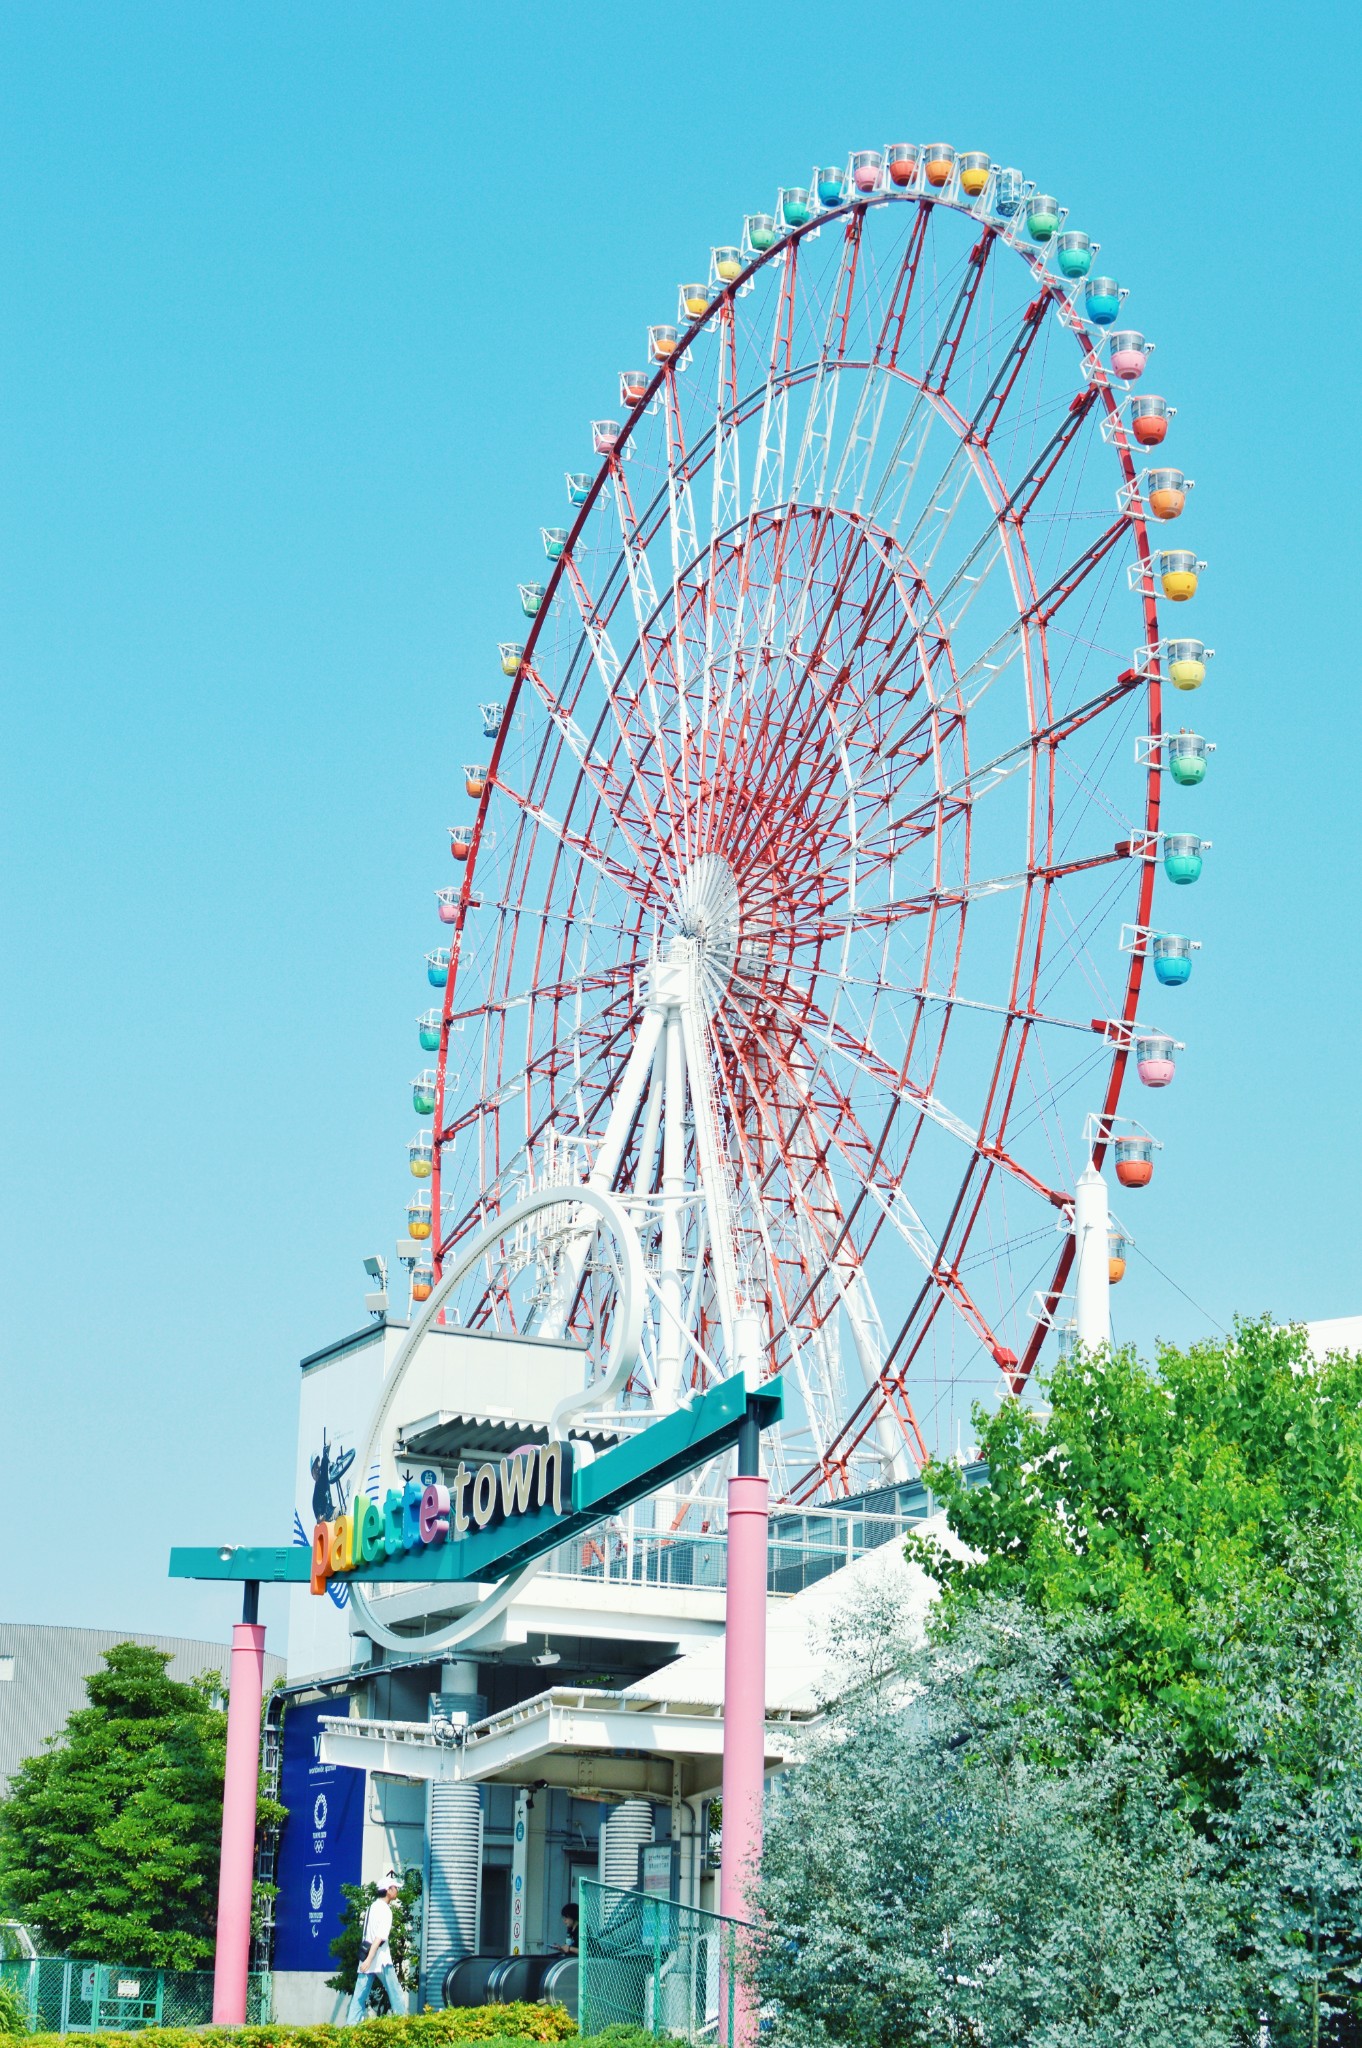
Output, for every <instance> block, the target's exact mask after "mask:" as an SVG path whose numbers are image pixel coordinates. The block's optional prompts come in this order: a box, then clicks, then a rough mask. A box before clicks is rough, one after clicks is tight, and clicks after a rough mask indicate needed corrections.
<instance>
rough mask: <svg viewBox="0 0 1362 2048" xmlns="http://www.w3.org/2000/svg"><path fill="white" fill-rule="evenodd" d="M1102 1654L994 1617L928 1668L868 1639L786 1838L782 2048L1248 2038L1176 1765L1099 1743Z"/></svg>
mask: <svg viewBox="0 0 1362 2048" xmlns="http://www.w3.org/2000/svg"><path fill="white" fill-rule="evenodd" d="M886 1645H889V1647H890V1650H891V1653H892V1654H891V1657H890V1660H889V1663H888V1667H887V1668H886V1657H885V1649H886ZM1085 1649H1086V1643H1085V1639H1084V1631H1083V1627H1082V1625H1079V1624H1069V1626H1068V1627H1067V1629H1066V1628H1057V1627H1055V1626H1053V1625H1048V1624H1046V1623H1045V1622H1044V1621H1042V1620H1040V1619H1039V1618H1037V1617H1036V1616H1035V1615H1034V1614H1032V1613H1030V1612H1028V1610H1027V1609H1025V1608H1024V1607H1022V1606H1021V1605H1019V1604H1018V1603H1006V1602H1000V1601H992V1600H989V1601H984V1602H982V1603H980V1604H978V1605H977V1606H976V1607H975V1608H974V1609H973V1610H971V1611H969V1612H967V1613H965V1614H964V1615H963V1616H962V1617H961V1618H960V1619H959V1620H958V1621H957V1624H956V1627H955V1629H954V1631H953V1633H952V1636H951V1638H950V1640H949V1642H947V1643H943V1642H936V1643H934V1644H932V1645H930V1646H929V1647H928V1648H926V1649H922V1650H919V1651H916V1652H914V1651H912V1650H910V1649H908V1648H906V1647H905V1646H904V1645H903V1643H902V1640H901V1638H900V1639H899V1640H898V1641H895V1639H894V1635H893V1628H892V1624H890V1625H889V1626H888V1627H886V1626H883V1625H881V1626H880V1627H878V1628H870V1629H867V1631H866V1635H865V1639H864V1642H863V1644H862V1645H860V1646H859V1647H857V1648H856V1649H855V1652H854V1654H853V1655H852V1656H850V1657H849V1658H848V1668H849V1670H851V1671H854V1672H856V1673H857V1674H858V1677H857V1680H856V1682H855V1683H854V1684H853V1685H852V1687H851V1688H850V1689H849V1690H848V1691H847V1692H846V1693H844V1695H843V1697H842V1699H841V1701H840V1702H839V1704H838V1706H837V1707H836V1708H835V1709H834V1711H833V1712H832V1714H831V1715H830V1717H829V1720H828V1723H827V1724H826V1726H825V1728H824V1730H823V1732H822V1733H821V1734H820V1735H818V1736H816V1737H815V1738H814V1741H813V1744H812V1747H811V1751H810V1754H809V1755H808V1757H807V1758H806V1760H805V1762H804V1763H803V1765H802V1766H801V1768H800V1769H799V1770H797V1771H795V1772H793V1773H792V1774H791V1776H790V1777H789V1779H788V1780H787V1781H786V1789H785V1791H784V1794H783V1796H782V1797H781V1799H780V1800H779V1801H778V1802H776V1803H775V1805H774V1808H773V1812H772V1815H771V1819H770V1822H769V1824H768V1829H767V1840H766V1849H765V1854H764V1857H763V1863H762V1882H761V1887H760V1892H759V1899H758V1904H759V1908H760V1919H761V1925H762V1928H763V1935H762V1938H761V1943H760V1951H761V1953H760V1963H759V1966H758V1975H759V1982H760V1989H761V1991H762V1993H763V1994H764V1996H765V1997H766V1998H768V1999H770V2000H771V2001H772V2002H773V2008H774V2012H775V2014H776V2021H775V2033H776V2039H777V2043H778V2044H784V2043H785V2042H789V2043H790V2044H792V2048H794V2044H797V2048H822V2044H825V2043H827V2044H837V2048H925V2044H942V2048H945V2044H948V2043H959V2042H962V2041H963V2042H989V2043H992V2044H995V2048H1010V2044H1014V2043H1015V2044H1021V2043H1027V2044H1034V2043H1044V2044H1046V2048H1070V2044H1072V2048H1079V2044H1082V2048H1183V2044H1184V2043H1185V2042H1186V2041H1188V2040H1193V2039H1194V2040H1196V2041H1197V2042H1199V2043H1202V2044H1204V2048H1229V2044H1231V2043H1233V2042H1237V2041H1240V2040H1242V2039H1243V2034H1242V2030H1241V2028H1240V2026H1239V2025H1238V2022H1239V2019H1240V2016H1241V2015H1240V2011H1239V2007H1240V1996H1239V1994H1240V1984H1239V1980H1238V1977H1237V1974H1236V1971H1235V1969H1234V1966H1233V1963H1232V1960H1231V1950H1232V1943H1230V1942H1229V1941H1228V1940H1226V1938H1225V1932H1226V1911H1225V1902H1224V1900H1223V1898H1222V1897H1221V1896H1220V1894H1219V1891H1218V1889H1217V1887H1216V1885H1215V1884H1214V1882H1213V1868H1212V1866H1213V1853H1212V1851H1211V1848H1210V1846H1209V1845H1208V1844H1207V1843H1206V1842H1205V1841H1204V1840H1203V1839H1201V1838H1200V1837H1199V1836H1198V1835H1197V1833H1196V1832H1195V1830H1194V1828H1193V1827H1192V1825H1191V1823H1190V1821H1189V1819H1188V1817H1187V1816H1186V1814H1185V1813H1184V1812H1183V1811H1182V1810H1181V1808H1180V1805H1179V1802H1178V1800H1177V1797H1176V1791H1175V1788H1174V1787H1173V1785H1172V1784H1171V1782H1170V1779H1169V1777H1168V1774H1167V1772H1166V1770H1165V1768H1164V1759H1163V1758H1162V1756H1161V1755H1160V1754H1159V1753H1158V1752H1157V1751H1156V1750H1154V1749H1151V1748H1150V1746H1148V1745H1145V1744H1136V1743H1135V1742H1133V1741H1131V1740H1129V1739H1128V1738H1118V1739H1114V1740H1107V1741H1104V1742H1097V1743H1094V1741H1093V1739H1092V1736H1093V1731H1092V1728H1091V1725H1090V1721H1089V1717H1088V1716H1087V1715H1086V1714H1085V1712H1084V1711H1083V1709H1082V1707H1081V1705H1080V1703H1079V1701H1078V1699H1077V1696H1076V1695H1075V1693H1074V1690H1073V1687H1072V1684H1071V1682H1070V1676H1071V1667H1072V1665H1073V1663H1074V1661H1075V1659H1076V1658H1081V1656H1082V1655H1083V1653H1084V1651H1085ZM867 1671H869V1672H871V1673H872V1676H871V1677H870V1678H869V1679H866V1678H865V1677H864V1676H863V1675H862V1674H864V1673H866V1672H867ZM1256 2024H1257V2022H1256V2016H1255V2018H1254V2025H1255V2026H1256Z"/></svg>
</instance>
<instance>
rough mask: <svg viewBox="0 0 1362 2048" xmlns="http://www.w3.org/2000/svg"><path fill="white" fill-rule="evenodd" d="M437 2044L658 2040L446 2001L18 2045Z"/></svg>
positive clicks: (590, 2045) (582, 2047) (524, 2007)
mask: <svg viewBox="0 0 1362 2048" xmlns="http://www.w3.org/2000/svg"><path fill="white" fill-rule="evenodd" d="M73 2039H74V2040H77V2041H79V2044H80V2048H440V2044H442V2043H444V2042H462V2041H476V2042H479V2043H486V2044H488V2048H537V2044H542V2043H544V2042H555V2041H566V2040H569V2039H570V2040H571V2042H572V2048H658V2037H657V2036H656V2035H654V2034H645V2033H644V2032H642V2030H641V2029H640V2028H637V2027H607V2028H606V2029H605V2031H604V2032H603V2033H600V2034H592V2035H585V2036H584V2035H580V2034H578V2032H577V2026H576V2022H575V2021H574V2020H573V2019H572V2018H571V2017H570V2016H569V2014H568V2012H567V2009H566V2007H564V2006H561V2005H528V2004H523V2003H522V2004H517V2005H451V2006H446V2008H445V2009H444V2011H443V2012H423V2013H413V2014H411V2015H410V2016H409V2017H402V2018H396V2019H394V2018H392V2017H391V2016H390V2017H389V2018H387V2019H381V2020H364V2021H362V2022H361V2024H360V2025H359V2026H357V2027H331V2026H325V2027H286V2026H268V2027H144V2028H142V2029H140V2030H139V2031H138V2032H137V2033H127V2034H123V2033H100V2034H81V2035H78V2036H74V2037H73V2036H71V2035H68V2034H30V2035H28V2037H27V2040H26V2042H25V2048H39V2044H41V2048H72V2042H73Z"/></svg>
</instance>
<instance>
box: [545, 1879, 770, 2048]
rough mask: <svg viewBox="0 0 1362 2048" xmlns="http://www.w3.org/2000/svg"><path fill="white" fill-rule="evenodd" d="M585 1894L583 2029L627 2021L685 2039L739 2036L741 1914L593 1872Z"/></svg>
mask: <svg viewBox="0 0 1362 2048" xmlns="http://www.w3.org/2000/svg"><path fill="white" fill-rule="evenodd" d="M581 1897H582V1917H581V1927H580V1930H579V1932H578V1938H577V1947H578V1980H577V1981H578V2007H577V2012H578V2024H579V2025H580V2027H581V2030H582V2032H583V2033H584V2034H598V2033H600V2032H601V2030H602V2028H604V2027H611V2026H616V2025H624V2026H631V2027H643V2028H644V2029H645V2030H646V2031H647V2032H648V2033H650V2034H672V2035H675V2036H677V2037H678V2038H679V2039H681V2040H685V2041H695V2042H708V2043H713V2042H715V2041H731V2040H732V2039H733V2003H734V1998H735V1995H736V1991H737V1977H736V1966H737V1964H738V1961H739V1955H740V1950H739V1942H740V1940H741V1936H742V1932H743V1923H742V1922H741V1921H740V1920H726V1919H724V1918H723V1916H722V1915H721V1914H719V1913H706V1912H704V1911H703V1910H702V1909H701V1908H700V1907H698V1906H680V1905H676V1904H674V1903H673V1902H672V1900H670V1899H666V1898H654V1897H652V1896H651V1895H650V1894H649V1893H647V1892H641V1891H622V1890H620V1889H619V1888H618V1887H617V1886H615V1885H609V1884H593V1883H591V1882H590V1881H589V1880H587V1879H584V1880H583V1881H582V1887H581ZM721 2021H722V2022H723V2023H722V2024H721Z"/></svg>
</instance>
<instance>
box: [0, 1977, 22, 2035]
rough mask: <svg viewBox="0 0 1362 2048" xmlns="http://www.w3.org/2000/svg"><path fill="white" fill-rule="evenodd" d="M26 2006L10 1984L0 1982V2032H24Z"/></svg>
mask: <svg viewBox="0 0 1362 2048" xmlns="http://www.w3.org/2000/svg"><path fill="white" fill-rule="evenodd" d="M27 2032H28V2007H27V2006H26V2005H25V2004H24V2001H23V1999H22V1998H21V1997H20V1996H19V1993H18V1992H17V1991H16V1990H15V1988H14V1986H13V1985H12V1984H0V2034H26V2033H27Z"/></svg>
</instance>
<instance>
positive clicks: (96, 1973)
mask: <svg viewBox="0 0 1362 2048" xmlns="http://www.w3.org/2000/svg"><path fill="white" fill-rule="evenodd" d="M0 1983H2V1984H8V1985H10V1986H11V1987H12V1988H13V1989H14V1990H15V1991H17V1992H18V1994H19V1996H20V1998H22V2000H23V2001H24V2007H25V2010H26V2011H27V2013H28V2019H29V2026H30V2027H31V2029H32V2030H33V2032H34V2033H36V2034H93V2033H98V2032H99V2031H101V2030H102V2029H106V2028H107V2029H109V2030H110V2031H113V2032H117V2033H120V2034H126V2033H134V2032H137V2031H138V2030H140V2029H141V2028H143V2027H206V2026H207V2025H208V2024H209V2023H210V2021H211V2020H212V2017H213V1972H212V1971H211V1970H143V1969H139V1968H137V1967H136V1965H124V1964H118V1963H85V1962H81V1961H79V1960H78V1959H77V1958H76V1957H73V1956H37V1957H33V1958H31V1959H24V1958H20V1959H18V1960H15V1961H9V1962H0ZM272 2008H273V1978H272V1977H271V1976H270V1974H269V1973H268V1971H263V1970H259V1971H253V1972H252V1974H251V1976H250V1977H249V1978H248V1979H247V1986H246V2018H247V2021H248V2022H249V2023H250V2024H252V2025H260V2024H263V2023H265V2022H267V2021H268V2020H269V2019H270V2018H271V2017H272Z"/></svg>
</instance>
